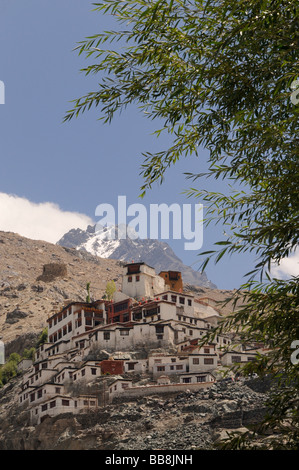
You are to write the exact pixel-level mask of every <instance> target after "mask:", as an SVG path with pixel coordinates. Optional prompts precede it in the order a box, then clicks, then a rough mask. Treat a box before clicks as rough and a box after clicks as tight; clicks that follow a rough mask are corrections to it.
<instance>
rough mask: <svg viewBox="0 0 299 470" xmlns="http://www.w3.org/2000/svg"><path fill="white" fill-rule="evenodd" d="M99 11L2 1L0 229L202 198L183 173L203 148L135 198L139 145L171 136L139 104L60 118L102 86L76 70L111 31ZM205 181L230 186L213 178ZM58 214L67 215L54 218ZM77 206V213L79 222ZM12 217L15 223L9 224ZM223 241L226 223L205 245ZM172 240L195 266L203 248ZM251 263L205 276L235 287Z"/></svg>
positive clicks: (81, 0)
mask: <svg viewBox="0 0 299 470" xmlns="http://www.w3.org/2000/svg"><path fill="white" fill-rule="evenodd" d="M92 8H93V6H92V3H91V2H90V1H87V0H51V1H50V0H26V2H24V0H1V17H0V80H1V81H3V82H4V84H5V104H4V105H0V122H1V130H0V155H1V172H0V193H1V194H2V196H3V198H2V206H1V198H0V210H1V212H2V219H1V213H0V230H8V229H10V230H12V229H11V227H13V228H14V227H16V228H15V230H12V231H18V233H20V234H22V235H25V236H26V234H27V232H26V231H25V225H26V220H27V225H30V228H31V232H30V233H31V236H32V238H39V237H41V238H44V239H46V238H47V237H46V231H45V232H42V231H39V229H40V225H41V224H44V225H45V227H46V225H47V226H49V224H51V225H52V232H53V233H55V230H56V229H57V233H58V232H59V230H58V229H59V228H60V229H61V230H64V227H65V226H64V225H63V223H62V222H63V219H64V221H67V223H68V225H67V227H69V228H72V226H73V225H72V224H76V223H77V220H79V219H80V217H81V215H80V214H83V215H85V216H86V219H84V216H83V217H81V219H82V221H83V223H86V222H87V221H88V220H89V219H90V220H91V219H92V220H95V221H96V217H95V209H96V207H97V206H98V205H99V204H101V203H108V204H112V205H116V203H117V197H118V196H119V195H126V197H127V203H128V204H133V203H142V204H144V205H145V206H147V207H149V205H150V204H152V203H157V204H160V203H166V204H169V205H170V204H172V203H178V204H183V203H185V204H186V203H189V204H190V203H192V202H194V203H195V201H191V200H190V199H187V198H186V196H185V195H183V194H182V192H183V191H184V190H185V189H188V187H189V185H190V182H188V181H186V180H185V177H184V175H183V173H184V172H200V171H202V169H203V168H204V167H205V162H206V160H207V156H208V155H207V152H205V151H201V152H200V155H199V158H196V157H192V158H187V159H183V160H182V161H181V162H179V163H178V164H177V165H176V166H174V167H173V168H171V169H170V170H169V172H168V173H167V177H166V180H165V182H164V184H163V185H162V186H154V187H153V189H152V190H151V191H150V192H148V194H147V195H146V197H145V198H144V199H143V200H142V201H141V200H140V199H139V198H138V196H139V194H140V186H141V184H142V179H141V177H140V176H139V171H140V165H141V163H142V156H141V154H142V152H146V151H150V152H153V151H155V150H161V149H163V148H165V147H166V146H167V145H169V143H170V140H169V138H168V137H167V136H162V137H161V138H160V139H157V138H156V137H154V136H152V132H153V131H154V130H155V129H156V128H158V127H159V124H157V125H156V124H155V123H153V122H151V121H149V120H147V119H146V118H145V117H143V116H142V115H141V114H140V112H139V111H138V110H137V108H133V107H132V108H130V109H128V110H127V111H126V112H125V113H124V114H122V115H121V116H120V117H119V118H115V120H114V121H113V122H112V124H110V125H103V124H102V123H100V122H99V121H98V120H97V119H98V117H99V114H98V110H91V111H89V112H88V113H85V114H84V115H82V116H81V117H79V118H78V119H75V120H73V121H71V122H70V123H64V124H63V122H62V120H63V117H64V115H65V113H66V111H67V110H68V109H70V107H71V104H70V101H71V100H73V99H75V98H78V97H80V96H82V95H83V94H85V93H86V92H88V91H91V90H94V89H96V84H97V77H90V78H86V77H85V76H84V75H83V74H82V73H80V72H79V70H80V68H82V67H84V65H85V59H84V57H83V56H80V57H79V56H78V54H77V52H74V51H73V49H74V47H75V46H76V44H77V42H79V41H81V40H83V39H84V38H85V37H86V36H90V35H92V34H95V33H98V32H100V31H101V30H104V29H108V28H109V18H108V17H107V16H105V17H104V16H102V15H101V14H100V13H97V12H92ZM206 188H207V189H212V190H216V191H217V190H222V189H223V188H220V187H219V183H217V184H216V183H213V182H212V181H210V182H209V183H206ZM5 195H6V196H7V197H8V195H15V196H17V197H18V198H19V199H17V201H19V202H20V205H19V206H18V205H17V204H15V205H12V206H9V204H8V202H9V199H7V198H6V199H5V197H4V196H5ZM22 201H23V202H24V205H22V204H21V202H22ZM45 203H47V204H46V205H45ZM37 208H39V212H38V213H37V212H35V209H37ZM49 208H51V210H52V212H51V214H50V213H48V212H47V209H49ZM26 211H27V212H26ZM30 211H31V212H30ZM55 211H56V213H60V215H61V217H57V218H55ZM29 212H30V213H29ZM73 213H76V214H77V213H79V215H77V216H76V217H77V219H76V217H75V218H72V214H73ZM4 215H5V218H4ZM25 219H26V220H25ZM45 219H46V221H45ZM12 220H13V221H14V223H15V225H9V223H8V222H11V221H12ZM17 221H18V224H17V223H16V222H17ZM60 224H61V226H60ZM23 229H24V230H23ZM32 232H33V235H32ZM53 233H52V236H54V237H55V235H53ZM221 238H222V228H221V227H217V228H216V227H212V226H210V228H209V229H204V235H203V247H202V249H203V250H204V251H205V250H209V249H211V248H212V244H213V242H215V241H218V240H220V239H221ZM166 241H168V243H169V244H170V245H171V246H172V248H173V249H174V250H175V252H176V254H177V255H178V256H179V257H180V258H181V259H182V260H183V261H184V263H185V264H188V265H193V267H194V268H195V269H197V268H198V266H199V264H198V253H197V251H185V250H184V240H166ZM251 267H252V260H251V259H250V258H249V257H246V256H238V257H236V256H235V257H233V258H228V259H226V260H224V261H222V262H221V263H220V264H218V265H216V266H214V265H211V266H210V267H208V268H207V275H208V277H209V279H210V280H211V281H212V282H214V283H215V284H216V285H217V286H218V287H219V288H222V289H232V288H236V287H238V286H239V285H240V283H241V282H242V276H243V275H244V274H245V272H246V271H247V270H248V271H249V270H250V269H251Z"/></svg>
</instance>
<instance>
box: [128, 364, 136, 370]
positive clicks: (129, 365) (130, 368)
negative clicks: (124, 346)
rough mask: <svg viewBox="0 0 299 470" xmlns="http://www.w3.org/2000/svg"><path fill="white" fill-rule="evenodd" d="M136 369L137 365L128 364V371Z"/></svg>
mask: <svg viewBox="0 0 299 470" xmlns="http://www.w3.org/2000/svg"><path fill="white" fill-rule="evenodd" d="M134 369H135V364H134V363H132V362H131V363H130V362H129V364H128V370H134Z"/></svg>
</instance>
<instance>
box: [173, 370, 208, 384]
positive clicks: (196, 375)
mask: <svg viewBox="0 0 299 470" xmlns="http://www.w3.org/2000/svg"><path fill="white" fill-rule="evenodd" d="M211 382H216V378H215V376H214V375H213V374H212V373H211V372H201V373H200V372H190V373H189V374H182V375H181V376H180V383H184V384H187V383H188V384H194V383H211Z"/></svg>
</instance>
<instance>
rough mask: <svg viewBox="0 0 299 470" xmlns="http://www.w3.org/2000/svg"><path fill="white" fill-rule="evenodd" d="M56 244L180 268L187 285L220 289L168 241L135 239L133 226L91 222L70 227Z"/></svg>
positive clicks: (160, 267)
mask: <svg viewBox="0 0 299 470" xmlns="http://www.w3.org/2000/svg"><path fill="white" fill-rule="evenodd" d="M128 229H129V230H131V233H130V236H127V237H126V238H124V237H125V232H126V230H128ZM113 230H114V231H115V233H114V234H113V235H114V237H112V234H111V232H112V231H113ZM121 232H122V233H121ZM121 237H123V238H121ZM57 244H58V245H60V246H64V247H66V248H75V249H76V250H80V251H86V252H89V253H91V254H92V255H94V256H99V257H101V258H109V259H115V260H120V261H125V262H131V261H132V260H134V262H138V261H143V262H145V263H147V264H149V265H150V266H152V267H153V268H154V269H155V270H156V272H157V273H159V272H161V271H165V270H166V271H168V270H173V271H180V272H181V273H182V277H183V279H184V282H185V283H187V284H192V285H196V286H202V287H207V288H210V289H217V286H216V285H215V284H214V283H212V282H211V281H210V280H209V279H208V278H207V275H206V273H204V272H203V273H201V272H199V271H195V270H194V269H193V268H192V267H191V266H187V265H185V264H184V263H183V261H182V260H181V259H180V258H179V257H178V256H177V255H176V254H175V252H174V251H173V249H172V248H171V247H170V246H169V245H168V243H166V242H163V241H160V240H153V239H140V238H134V233H133V232H132V229H130V227H129V228H128V227H127V228H126V229H124V228H120V227H117V226H115V227H109V228H103V229H102V230H96V225H94V226H92V225H88V227H87V229H86V230H82V229H79V228H78V229H71V230H70V231H69V232H67V233H66V234H65V235H64V236H63V237H62V238H61V239H60V240H59V241H58V242H57Z"/></svg>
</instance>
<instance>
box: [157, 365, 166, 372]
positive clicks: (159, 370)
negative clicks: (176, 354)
mask: <svg viewBox="0 0 299 470" xmlns="http://www.w3.org/2000/svg"><path fill="white" fill-rule="evenodd" d="M157 371H158V372H164V371H165V366H157Z"/></svg>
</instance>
